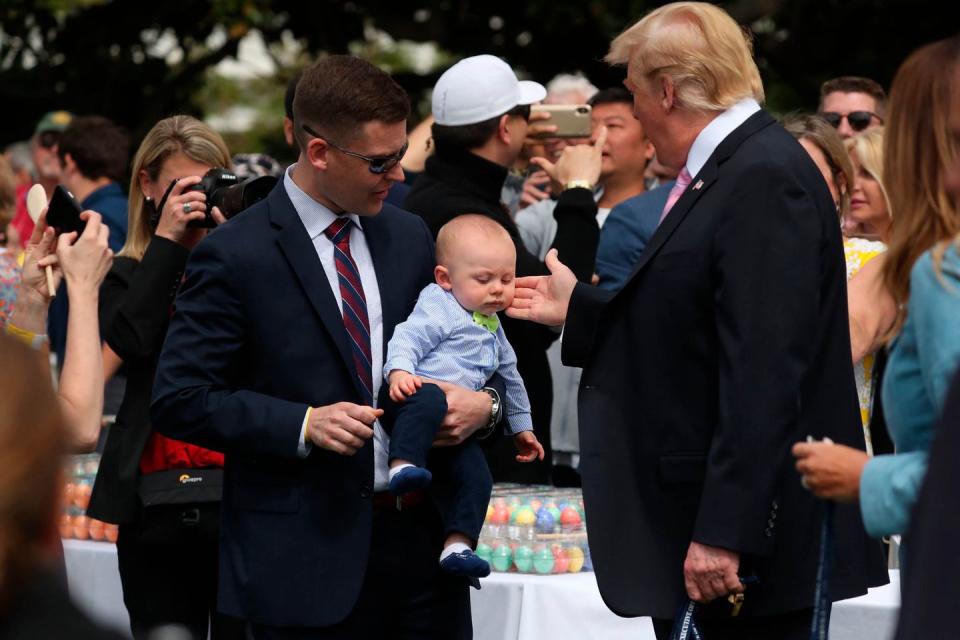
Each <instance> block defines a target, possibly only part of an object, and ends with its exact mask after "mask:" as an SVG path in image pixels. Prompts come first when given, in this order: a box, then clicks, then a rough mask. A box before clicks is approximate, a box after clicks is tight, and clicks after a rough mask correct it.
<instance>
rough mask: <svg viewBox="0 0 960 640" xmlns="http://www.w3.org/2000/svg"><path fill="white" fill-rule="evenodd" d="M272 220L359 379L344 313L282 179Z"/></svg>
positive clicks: (282, 247)
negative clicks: (344, 324) (345, 325)
mask: <svg viewBox="0 0 960 640" xmlns="http://www.w3.org/2000/svg"><path fill="white" fill-rule="evenodd" d="M270 220H271V222H272V223H273V224H274V225H275V226H278V227H280V229H279V230H278V233H277V244H279V245H280V250H281V251H282V252H283V254H284V256H286V258H287V261H288V262H289V263H290V266H291V267H292V268H293V271H294V273H295V274H296V276H297V279H298V280H299V281H300V286H301V287H303V292H304V294H305V295H306V296H307V298H308V299H309V300H310V304H311V305H312V306H313V308H314V310H315V311H316V312H317V315H319V316H320V320H321V321H322V322H323V325H324V327H325V328H326V330H327V332H328V333H329V334H330V337H331V338H333V341H334V343H335V344H336V345H337V351H339V352H340V357H341V359H342V360H343V362H344V364H345V365H346V366H347V369H348V370H349V371H350V373H351V374H352V375H351V377H352V378H353V380H354V383H355V384H358V383H357V376H356V370H355V368H354V364H353V353H352V352H351V350H350V343H349V342H348V337H347V330H346V329H345V328H344V327H343V316H342V315H341V312H340V306H339V305H338V304H337V299H336V297H335V296H334V295H333V292H332V291H331V290H330V284H329V282H328V281H327V276H326V274H325V272H324V270H323V265H322V264H320V258H318V257H317V251H316V249H315V248H314V246H313V242H312V241H311V239H310V236H309V234H308V233H307V230H306V228H305V227H304V226H303V222H302V221H301V220H300V216H299V215H297V212H296V209H294V208H293V203H292V202H290V199H289V197H288V196H287V192H286V189H285V188H284V187H283V181H282V180H281V181H280V184H279V185H277V188H275V189H274V190H273V192H272V193H271V194H270Z"/></svg>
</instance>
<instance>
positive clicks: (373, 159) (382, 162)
mask: <svg viewBox="0 0 960 640" xmlns="http://www.w3.org/2000/svg"><path fill="white" fill-rule="evenodd" d="M300 126H301V127H303V130H304V131H306V132H307V133H309V134H310V135H311V136H313V137H314V138H319V139H321V140H323V141H324V142H326V143H327V144H329V145H330V146H331V147H333V148H334V149H336V150H337V151H339V152H340V153H342V154H344V155H348V156H353V157H354V158H360V159H361V160H365V161H366V162H367V163H368V164H369V166H368V167H367V168H368V169H370V173H374V174H376V175H382V174H384V173H387V172H388V171H390V169H393V168H394V167H395V166H397V164H398V163H399V162H400V161H401V160H403V156H404V155H406V153H407V147H409V146H410V142H409V141H407V142H404V143H403V147H402V148H401V149H400V151H397V152H396V153H394V154H391V155H389V156H365V155H363V154H362V153H357V152H356V151H350V150H349V149H344V148H343V147H341V146H340V145H338V144H337V143H336V142H334V141H333V140H330V139H329V138H327V137H325V136H322V135H320V134H319V133H317V132H316V131H314V130H313V129H311V128H310V125H308V124H306V123H303V124H301V125H300Z"/></svg>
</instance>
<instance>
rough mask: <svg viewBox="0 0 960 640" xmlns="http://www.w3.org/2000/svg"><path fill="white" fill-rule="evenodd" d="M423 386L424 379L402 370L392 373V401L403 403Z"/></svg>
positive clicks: (395, 370)
mask: <svg viewBox="0 0 960 640" xmlns="http://www.w3.org/2000/svg"><path fill="white" fill-rule="evenodd" d="M422 386H423V379H422V378H421V377H420V376H415V375H413V374H412V373H409V372H407V371H404V370H402V369H394V370H393V371H391V372H390V399H391V400H393V401H394V402H403V401H404V400H406V399H407V398H409V397H410V396H412V395H413V394H415V393H416V392H417V389H419V388H420V387H422Z"/></svg>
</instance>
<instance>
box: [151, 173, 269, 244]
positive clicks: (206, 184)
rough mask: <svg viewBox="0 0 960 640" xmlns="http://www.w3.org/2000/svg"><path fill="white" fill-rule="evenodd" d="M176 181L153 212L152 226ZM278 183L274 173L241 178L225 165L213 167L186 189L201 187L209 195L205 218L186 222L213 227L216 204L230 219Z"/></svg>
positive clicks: (194, 226)
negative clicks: (213, 212) (213, 213)
mask: <svg viewBox="0 0 960 640" xmlns="http://www.w3.org/2000/svg"><path fill="white" fill-rule="evenodd" d="M175 184H177V181H176V180H174V181H173V182H171V183H170V186H168V187H167V190H166V192H164V194H163V197H162V198H160V202H159V203H158V204H157V206H156V207H153V211H152V213H151V215H150V225H151V227H152V228H153V229H156V228H157V225H159V224H160V216H161V215H162V213H163V206H164V204H166V202H167V198H168V197H170V192H171V191H173V187H174V185H175ZM275 184H277V178H275V177H273V176H257V177H254V178H247V179H246V180H241V179H240V178H239V177H238V176H237V175H236V174H235V173H232V172H230V171H227V170H226V169H224V168H222V167H215V168H213V169H210V170H209V171H207V172H206V173H205V174H203V177H202V178H201V180H200V182H198V183H197V184H195V185H193V186H192V187H189V188H187V189H186V191H202V192H203V193H204V194H205V195H206V196H207V210H206V211H205V212H204V214H205V215H204V216H203V219H202V220H191V221H190V222H189V223H187V226H188V227H191V228H201V229H212V228H214V227H215V226H217V223H216V221H215V220H214V219H213V216H212V215H211V214H210V212H211V211H213V208H214V207H219V208H220V212H221V213H222V214H223V216H224V217H225V218H227V219H228V220H229V219H230V218H232V217H233V216H235V215H237V214H238V213H240V212H241V211H243V210H244V209H247V208H249V207H251V206H252V205H254V204H256V203H257V202H260V201H261V200H263V199H264V198H266V197H267V194H268V193H270V190H271V189H273V187H274V185H275Z"/></svg>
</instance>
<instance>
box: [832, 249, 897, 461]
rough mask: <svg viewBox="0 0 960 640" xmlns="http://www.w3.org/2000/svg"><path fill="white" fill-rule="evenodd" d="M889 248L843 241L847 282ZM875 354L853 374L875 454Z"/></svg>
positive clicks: (865, 432)
mask: <svg viewBox="0 0 960 640" xmlns="http://www.w3.org/2000/svg"><path fill="white" fill-rule="evenodd" d="M886 250H887V245H885V244H884V243H882V242H878V241H876V240H865V239H863V238H846V239H844V241H843V253H844V255H845V256H846V260H847V282H849V281H850V278H852V277H853V276H854V274H856V273H857V272H858V271H860V269H861V268H862V267H863V265H865V264H867V263H868V262H869V261H870V260H872V259H873V258H876V257H877V256H878V255H880V254H881V253H883V252H884V251H886ZM875 363H876V356H875V354H872V353H871V354H868V355H866V356H864V358H863V360H861V361H860V362H858V363H856V364H854V365H853V375H854V378H855V379H856V381H857V398H858V400H859V401H860V421H861V422H862V424H863V439H864V442H865V443H866V445H867V453H868V454H869V455H871V456H872V455H873V442H871V440H870V414H871V413H872V411H873V393H874V389H873V382H874V375H875V373H876V372H875V371H874V364H875Z"/></svg>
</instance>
